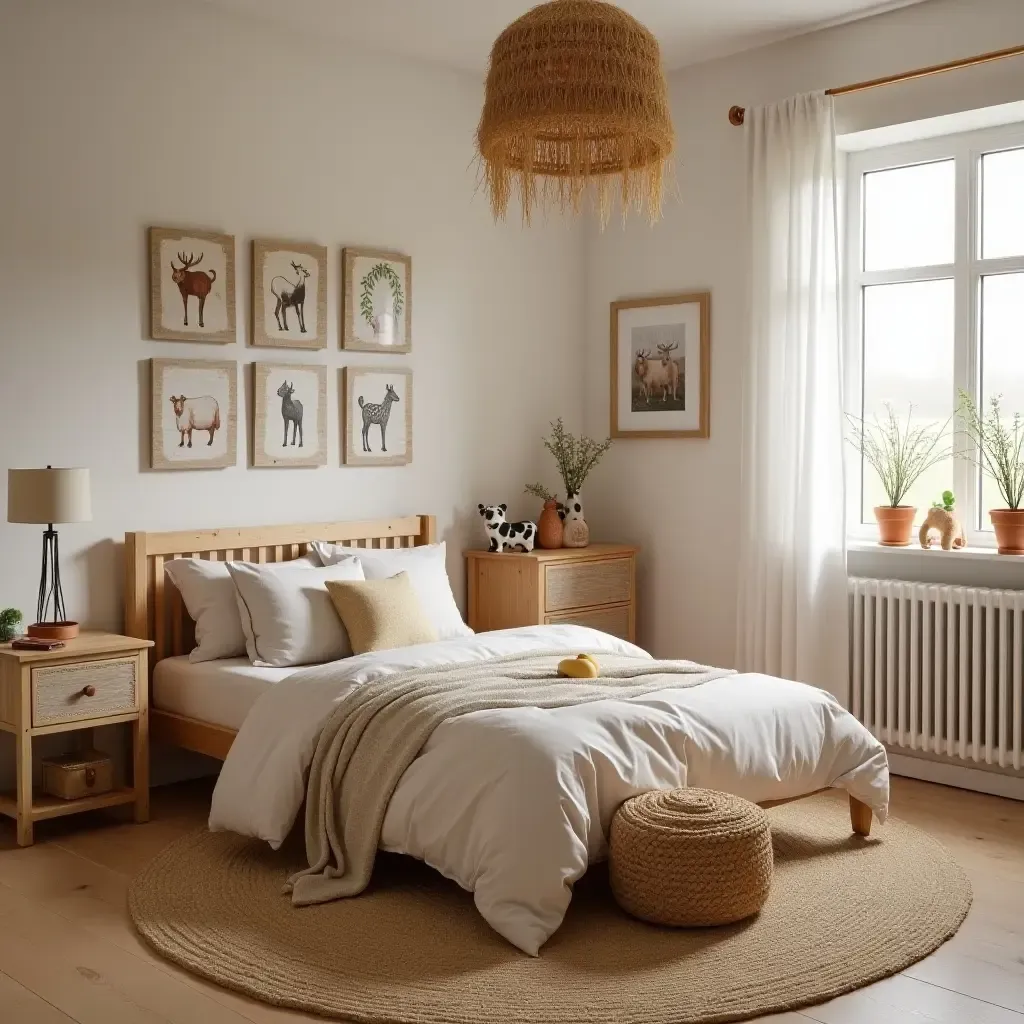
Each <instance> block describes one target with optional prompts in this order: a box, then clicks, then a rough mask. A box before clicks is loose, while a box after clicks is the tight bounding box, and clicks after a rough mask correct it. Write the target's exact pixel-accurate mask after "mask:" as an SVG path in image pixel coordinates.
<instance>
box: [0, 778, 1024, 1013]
mask: <svg viewBox="0 0 1024 1024" xmlns="http://www.w3.org/2000/svg"><path fill="white" fill-rule="evenodd" d="M209 793H210V785H209V783H208V782H200V783H188V784H184V785H181V786H172V787H167V788H165V789H161V790H154V793H153V820H152V821H151V822H150V823H149V824H147V825H131V824H122V823H119V822H118V821H117V820H115V819H112V818H111V817H110V816H104V815H102V814H98V813H97V814H96V815H90V816H85V815H83V816H81V817H70V818H64V819H60V820H57V821H53V822H46V823H43V824H41V825H39V826H38V827H37V835H38V837H39V840H38V841H37V843H36V845H35V846H33V847H29V848H27V849H23V850H22V849H18V848H17V847H16V846H15V843H14V828H13V823H11V822H7V821H6V820H5V821H4V822H3V824H0V1021H4V1022H5V1024H6V1022H10V1024H69V1022H72V1021H75V1022H78V1024H247V1022H248V1024H281V1022H286V1021H287V1022H296V1021H307V1020H308V1021H312V1020H320V1019H321V1018H314V1017H310V1016H307V1015H305V1014H300V1013H293V1012H288V1011H283V1010H277V1009H274V1008H273V1007H270V1006H265V1005H263V1004H261V1003H256V1002H253V1001H251V1000H249V999H245V998H243V997H241V996H237V995H235V994H233V993H231V992H228V991H225V990H224V989H221V988H218V987H217V986H215V985H211V984H209V983H207V982H205V981H202V980H200V979H199V978H196V977H194V976H192V975H190V974H187V973H186V972H184V971H182V970H180V969H179V968H177V967H175V966H173V965H172V964H169V963H166V962H165V961H163V960H161V959H160V958H159V957H157V956H156V955H155V954H153V953H151V952H150V951H149V950H148V949H147V948H146V947H145V946H144V945H143V944H142V942H141V941H140V940H139V939H138V938H137V936H136V935H135V932H134V930H133V929H132V926H131V923H130V921H129V920H128V915H127V911H126V910H125V891H126V888H127V884H128V879H129V878H130V877H131V875H132V874H133V872H135V871H137V870H138V869H139V868H140V867H141V866H142V865H143V864H145V863H146V862H147V861H148V860H149V858H151V857H152V856H153V855H154V854H156V853H157V852H158V851H159V850H160V849H161V848H162V847H163V846H164V845H165V844H166V843H168V842H169V841H170V840H172V839H173V838H174V837H176V836H178V835H180V834H182V833H183V832H185V831H188V830H190V829H193V828H195V827H197V826H199V825H201V824H202V823H203V820H204V818H205V814H206V809H207V807H208V805H209ZM815 799H821V800H829V799H841V800H843V801H844V802H845V796H839V795H838V794H824V795H822V796H820V797H815ZM892 803H893V813H894V814H896V815H897V816H899V817H901V818H904V819H906V820H907V821H910V822H912V823H914V824H915V825H918V826H919V827H921V828H923V829H925V830H927V831H928V832H930V833H931V834H932V835H934V836H936V837H937V838H938V839H940V840H941V841H942V842H943V843H945V844H946V846H947V847H948V848H949V849H950V851H951V852H952V853H953V855H954V856H955V857H956V858H957V860H958V861H959V862H960V863H961V864H962V865H963V866H964V868H965V869H966V871H967V873H968V874H969V875H970V878H971V882H972V884H973V885H974V895H975V900H974V907H973V909H972V910H971V913H970V916H969V917H968V918H967V921H966V922H965V923H964V926H963V927H962V928H961V930H960V931H959V933H958V934H957V935H956V936H955V938H953V939H952V940H951V941H950V942H949V943H947V944H946V945H945V946H943V947H941V948H940V949H939V950H938V951H937V952H935V953H933V954H932V955H931V956H930V957H928V958H927V959H926V960H923V961H922V962H921V963H919V964H916V965H915V966H913V967H911V968H909V969H908V970H906V971H904V972H903V973H902V974H899V975H897V976H895V977H893V978H888V979H886V980H885V981H882V982H879V983H878V984H875V985H871V986H870V987H868V988H865V989H861V990H859V991H857V992H853V993H851V994H850V995H847V996H843V997H842V998H840V999H835V1000H833V1001H832V1002H830V1003H825V1004H823V1005H821V1006H815V1007H810V1008H809V1009H807V1010H804V1011H801V1012H799V1013H786V1014H781V1015H779V1016H775V1017H771V1018H762V1019H763V1020H770V1021H773V1022H775V1024H809V1022H813V1021H818V1022H819V1024H929V1022H937V1024H1024V803H1015V802H1013V801H1009V800H1000V799H999V798H997V797H989V796H981V795H978V794H975V793H966V792H962V791H960V790H955V789H947V788H945V787H943V786H933V785H930V784H929V783H925V782H916V781H912V780H908V779H895V780H894V781H893V801H892ZM823 940H824V937H823Z"/></svg>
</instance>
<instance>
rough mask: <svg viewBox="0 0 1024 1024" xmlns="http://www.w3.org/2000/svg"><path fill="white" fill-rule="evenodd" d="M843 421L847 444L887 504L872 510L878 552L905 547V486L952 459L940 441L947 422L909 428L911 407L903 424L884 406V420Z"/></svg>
mask: <svg viewBox="0 0 1024 1024" xmlns="http://www.w3.org/2000/svg"><path fill="white" fill-rule="evenodd" d="M847 419H848V420H849V423H850V428H851V432H850V437H849V439H848V440H849V441H850V443H851V444H852V445H853V447H854V448H856V449H857V451H859V452H860V453H861V455H863V457H864V458H865V460H867V463H868V465H870V466H871V468H872V469H873V470H874V471H875V472H876V473H877V474H878V479H879V480H880V481H881V484H882V487H883V489H884V490H885V496H886V498H887V499H888V504H886V505H877V506H876V507H875V519H876V520H877V522H878V543H879V544H881V545H883V546H884V547H896V548H903V547H908V546H909V544H910V539H911V536H912V534H913V532H914V518H915V517H916V515H917V509H916V508H915V507H914V506H913V505H906V504H904V501H905V499H906V497H907V494H908V493H909V492H910V489H911V487H913V486H914V484H915V483H917V481H918V480H920V478H921V477H922V476H923V475H924V474H925V473H926V472H928V470H929V469H931V468H932V466H935V465H938V464H939V463H940V462H942V461H943V460H944V459H948V458H949V456H950V455H951V454H952V449H951V448H950V446H949V444H948V442H947V440H946V436H947V435H946V429H947V427H948V426H949V420H946V422H945V423H944V424H942V425H940V424H938V423H929V424H925V425H924V426H917V427H915V426H914V407H913V406H910V408H909V410H908V412H907V419H906V422H903V421H902V420H901V419H900V418H899V417H898V416H897V415H896V413H895V412H894V411H893V408H892V406H891V405H889V404H888V403H886V406H885V416H884V417H878V416H876V417H874V419H873V420H871V421H867V420H863V419H860V418H859V417H856V416H849V415H848V416H847Z"/></svg>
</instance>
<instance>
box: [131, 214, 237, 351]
mask: <svg viewBox="0 0 1024 1024" xmlns="http://www.w3.org/2000/svg"><path fill="white" fill-rule="evenodd" d="M149 333H150V337H152V338H154V339H156V340H158V341H209V342H215V343H220V344H228V343H231V342H234V341H235V340H236V338H235V238H234V235H218V234H216V233H214V232H212V231H192V230H184V229H178V228H150V229H149Z"/></svg>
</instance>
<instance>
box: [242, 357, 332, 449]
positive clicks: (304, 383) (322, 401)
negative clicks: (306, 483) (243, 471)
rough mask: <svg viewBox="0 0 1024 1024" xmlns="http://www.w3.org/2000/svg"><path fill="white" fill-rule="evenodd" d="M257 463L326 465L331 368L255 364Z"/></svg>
mask: <svg viewBox="0 0 1024 1024" xmlns="http://www.w3.org/2000/svg"><path fill="white" fill-rule="evenodd" d="M252 452H253V456H252V463H253V465H254V466H326V465H327V367H326V366H314V365H310V364H309V363H306V364H295V363H290V364H283V363H253V448H252Z"/></svg>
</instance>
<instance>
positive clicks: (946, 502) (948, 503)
mask: <svg viewBox="0 0 1024 1024" xmlns="http://www.w3.org/2000/svg"><path fill="white" fill-rule="evenodd" d="M955 505H956V495H955V494H954V493H953V492H952V491H943V492H942V500H941V501H933V502H932V508H941V509H943V510H944V511H946V512H952V511H953V508H954V507H955Z"/></svg>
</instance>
